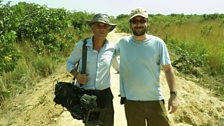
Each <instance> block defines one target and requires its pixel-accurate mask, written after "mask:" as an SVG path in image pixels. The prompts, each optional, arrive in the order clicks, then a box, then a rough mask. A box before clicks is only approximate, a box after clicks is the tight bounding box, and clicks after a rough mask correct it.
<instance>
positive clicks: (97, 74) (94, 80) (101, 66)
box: [67, 38, 117, 90]
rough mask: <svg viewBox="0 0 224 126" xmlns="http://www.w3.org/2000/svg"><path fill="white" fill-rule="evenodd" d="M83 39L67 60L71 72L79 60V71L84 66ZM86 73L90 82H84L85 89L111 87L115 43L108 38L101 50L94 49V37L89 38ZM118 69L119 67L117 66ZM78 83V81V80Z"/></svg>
mask: <svg viewBox="0 0 224 126" xmlns="http://www.w3.org/2000/svg"><path fill="white" fill-rule="evenodd" d="M82 46H83V41H79V42H78V43H77V44H76V46H75V48H74V50H73V51H72V53H71V55H70V57H69V58H68V61H67V71H68V72H71V71H72V70H73V69H75V68H76V66H75V65H76V64H77V63H78V62H79V71H81V66H82V58H81V57H82ZM86 46H87V61H86V74H87V75H88V82H87V83H86V84H83V86H82V87H83V88H85V89H93V90H103V89H106V88H109V87H110V78H111V76H110V67H111V65H112V60H113V54H114V50H115V49H114V45H113V44H112V43H109V42H108V41H107V40H106V42H105V44H104V46H103V47H102V48H101V49H100V51H99V52H98V51H96V50H94V49H93V41H92V38H89V39H88V40H87V44H86ZM116 69H117V68H116ZM77 84H78V82H77Z"/></svg>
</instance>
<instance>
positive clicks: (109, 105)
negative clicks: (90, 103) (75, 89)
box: [87, 88, 114, 126]
mask: <svg viewBox="0 0 224 126" xmlns="http://www.w3.org/2000/svg"><path fill="white" fill-rule="evenodd" d="M87 94H92V95H96V96H97V106H98V108H101V109H102V111H99V112H96V113H93V114H97V115H98V116H97V117H98V120H100V121H101V122H103V124H104V126H113V125H114V106H113V94H112V92H111V89H110V88H107V89H104V90H90V91H87ZM90 120H91V118H90Z"/></svg>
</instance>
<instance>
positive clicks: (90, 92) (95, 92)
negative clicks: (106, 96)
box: [85, 88, 110, 95]
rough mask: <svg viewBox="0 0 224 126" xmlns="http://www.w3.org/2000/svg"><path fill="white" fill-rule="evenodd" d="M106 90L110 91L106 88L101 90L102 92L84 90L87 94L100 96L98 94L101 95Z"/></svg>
mask: <svg viewBox="0 0 224 126" xmlns="http://www.w3.org/2000/svg"><path fill="white" fill-rule="evenodd" d="M107 90H110V88H106V89H103V90H85V91H86V93H87V94H94V95H96V94H100V93H103V92H106V91H107Z"/></svg>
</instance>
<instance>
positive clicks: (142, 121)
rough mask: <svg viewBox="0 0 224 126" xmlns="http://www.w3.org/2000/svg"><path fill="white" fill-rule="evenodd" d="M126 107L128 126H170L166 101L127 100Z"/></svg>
mask: <svg viewBox="0 0 224 126" xmlns="http://www.w3.org/2000/svg"><path fill="white" fill-rule="evenodd" d="M124 107H125V114H126V119H127V124H128V126H170V121H169V119H168V117H167V112H166V109H165V106H164V100H162V101H131V100H126V101H125V103H124Z"/></svg>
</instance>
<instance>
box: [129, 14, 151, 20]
mask: <svg viewBox="0 0 224 126" xmlns="http://www.w3.org/2000/svg"><path fill="white" fill-rule="evenodd" d="M137 16H141V17H143V18H147V19H148V16H146V15H143V14H135V15H133V16H131V17H130V18H129V20H131V19H132V18H134V17H137Z"/></svg>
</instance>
